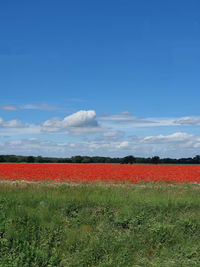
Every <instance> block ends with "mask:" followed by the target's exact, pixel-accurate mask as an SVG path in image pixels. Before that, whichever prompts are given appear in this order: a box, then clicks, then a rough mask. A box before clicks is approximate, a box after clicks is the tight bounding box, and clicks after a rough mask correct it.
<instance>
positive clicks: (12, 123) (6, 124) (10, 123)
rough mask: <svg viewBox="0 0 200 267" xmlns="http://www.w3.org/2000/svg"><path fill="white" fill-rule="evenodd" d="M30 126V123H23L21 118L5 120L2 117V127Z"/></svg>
mask: <svg viewBox="0 0 200 267" xmlns="http://www.w3.org/2000/svg"><path fill="white" fill-rule="evenodd" d="M24 127H28V124H22V122H21V121H20V120H10V121H3V119H2V118H0V128H24Z"/></svg>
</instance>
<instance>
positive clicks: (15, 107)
mask: <svg viewBox="0 0 200 267" xmlns="http://www.w3.org/2000/svg"><path fill="white" fill-rule="evenodd" d="M1 109H3V110H9V111H17V110H20V108H19V107H17V106H11V105H4V106H1Z"/></svg>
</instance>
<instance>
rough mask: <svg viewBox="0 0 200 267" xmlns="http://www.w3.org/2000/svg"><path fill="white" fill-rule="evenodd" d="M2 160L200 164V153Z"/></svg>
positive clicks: (9, 159)
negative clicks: (176, 157)
mask: <svg viewBox="0 0 200 267" xmlns="http://www.w3.org/2000/svg"><path fill="white" fill-rule="evenodd" d="M0 162H19V163H23V162H28V163H33V162H35V163H112V164H115V163H118V164H134V163H137V164H138V163H146V164H200V155H196V156H195V157H193V158H180V159H172V158H163V159H161V158H159V157H158V156H153V157H152V158H142V157H134V156H133V155H129V156H126V157H123V158H110V157H99V156H94V157H89V156H80V155H78V156H73V157H71V158H53V157H42V156H37V157H34V156H16V155H0Z"/></svg>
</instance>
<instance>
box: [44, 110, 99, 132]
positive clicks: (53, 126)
mask: <svg viewBox="0 0 200 267" xmlns="http://www.w3.org/2000/svg"><path fill="white" fill-rule="evenodd" d="M41 126H42V131H44V132H62V131H68V132H71V133H75V134H76V133H77V134H79V133H83V134H84V133H89V132H96V131H98V130H97V127H98V122H97V120H96V112H95V111H94V110H80V111H78V112H76V113H73V114H72V115H69V116H67V117H65V118H64V119H63V120H60V119H59V118H52V119H50V120H47V121H45V122H44V123H42V124H41Z"/></svg>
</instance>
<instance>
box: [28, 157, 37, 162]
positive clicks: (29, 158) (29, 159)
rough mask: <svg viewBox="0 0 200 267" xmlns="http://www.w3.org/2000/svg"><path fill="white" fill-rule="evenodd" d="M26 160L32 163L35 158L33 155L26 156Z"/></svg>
mask: <svg viewBox="0 0 200 267" xmlns="http://www.w3.org/2000/svg"><path fill="white" fill-rule="evenodd" d="M27 162H28V163H33V162H35V158H34V157H33V156H28V157H27Z"/></svg>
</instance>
